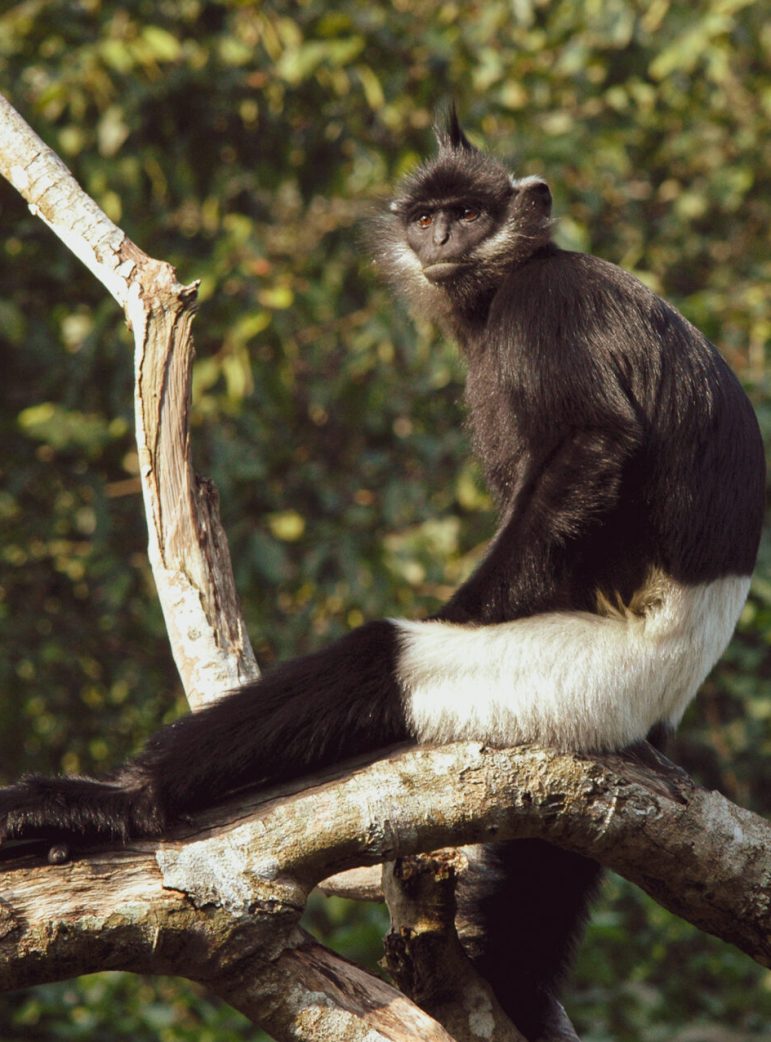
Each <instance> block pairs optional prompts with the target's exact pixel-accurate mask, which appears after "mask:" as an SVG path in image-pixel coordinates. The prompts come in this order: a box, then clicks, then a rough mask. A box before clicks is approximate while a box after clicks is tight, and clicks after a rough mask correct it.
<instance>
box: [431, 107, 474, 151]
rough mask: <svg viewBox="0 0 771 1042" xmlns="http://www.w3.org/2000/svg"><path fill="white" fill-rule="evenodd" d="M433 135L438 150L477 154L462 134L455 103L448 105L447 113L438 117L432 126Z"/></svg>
mask: <svg viewBox="0 0 771 1042" xmlns="http://www.w3.org/2000/svg"><path fill="white" fill-rule="evenodd" d="M434 133H435V134H436V140H437V143H438V144H439V148H440V149H441V150H442V151H443V152H444V151H451V152H477V151H478V149H476V148H474V146H473V145H472V144H471V142H470V141H469V139H468V138H467V137H466V135H465V134H464V133H463V128H462V127H461V125H460V120H459V119H458V110H457V108H456V107H455V102H453V103H452V105H450V108H449V111H448V112H446V113H444V115H442V116H440V118H439V119H438V120H437V121H436V123H435V124H434Z"/></svg>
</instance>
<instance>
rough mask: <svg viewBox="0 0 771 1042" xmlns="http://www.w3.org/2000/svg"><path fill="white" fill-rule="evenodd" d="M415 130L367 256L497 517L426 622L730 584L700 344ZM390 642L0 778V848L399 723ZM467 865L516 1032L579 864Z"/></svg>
mask: <svg viewBox="0 0 771 1042" xmlns="http://www.w3.org/2000/svg"><path fill="white" fill-rule="evenodd" d="M438 141H439V151H438V154H437V156H436V157H435V158H434V159H432V160H430V161H429V162H427V163H426V164H424V165H423V166H422V167H421V168H420V169H419V170H418V171H417V172H416V173H415V174H413V175H412V176H411V177H409V178H407V179H406V181H405V182H404V184H403V185H402V186H401V190H400V192H399V194H398V196H397V198H396V199H395V200H394V202H393V203H392V205H391V207H390V210H389V212H388V214H386V215H384V217H383V219H382V221H381V223H380V224H379V226H378V229H377V236H376V243H377V246H376V255H377V260H378V262H379V264H380V266H381V268H382V270H383V272H384V273H385V275H386V276H387V277H389V278H391V279H392V280H393V282H394V283H395V284H396V286H397V287H398V289H399V291H400V292H402V293H404V294H405V295H406V296H407V297H408V298H409V299H411V300H412V301H413V302H414V303H415V304H416V305H417V306H419V307H420V309H421V310H422V311H423V312H424V313H429V314H431V315H433V316H434V317H435V318H436V319H437V320H438V321H439V322H440V323H441V324H442V325H443V326H444V327H445V329H446V330H447V331H449V332H450V333H451V334H452V335H453V336H455V337H456V338H457V339H458V341H459V342H460V345H461V348H462V350H463V352H464V355H465V357H466V359H467V362H468V382H467V399H468V405H469V417H470V421H469V422H470V427H471V430H472V435H473V439H474V445H475V448H476V451H477V453H478V455H479V457H480V458H481V460H482V463H483V465H484V467H485V472H486V475H487V479H488V481H489V483H490V486H491V488H492V489H493V491H494V493H495V495H496V497H497V499H498V503H499V507H500V518H501V520H500V527H499V530H498V533H497V535H496V537H495V539H494V540H493V542H492V545H491V547H490V550H489V552H488V554H487V556H486V558H485V560H484V561H483V562H482V564H481V565H480V566H479V568H478V569H477V571H476V572H475V573H474V574H473V575H472V576H471V578H470V579H469V580H468V581H467V582H466V583H464V584H463V586H461V588H460V589H459V590H458V591H457V593H456V594H455V595H454V596H453V597H452V598H451V600H450V601H449V602H448V604H447V605H445V606H444V607H443V608H442V609H441V610H440V611H439V612H437V614H436V616H435V618H436V619H437V620H446V621H449V622H452V623H469V624H471V626H472V627H480V626H484V625H485V624H491V623H502V622H508V621H510V620H513V619H516V618H518V617H522V616H537V615H538V614H539V613H541V612H555V611H561V612H576V611H579V612H596V611H598V603H599V602H600V601H602V600H604V601H605V602H606V603H610V604H618V605H620V606H622V608H623V607H624V606H626V607H627V608H628V609H629V610H638V611H639V610H642V609H640V608H639V607H638V608H633V607H632V606H633V604H634V601H635V598H636V597H639V596H640V594H641V591H643V592H644V591H645V589H646V583H648V582H649V580H650V576H651V574H652V573H660V574H664V575H666V576H668V577H670V579H673V580H676V581H677V582H678V583H680V584H684V585H686V586H687V585H695V584H701V583H708V582H711V581H712V580H716V579H720V578H723V577H726V576H732V575H733V576H746V575H748V574H749V573H750V572H751V570H752V567H753V565H754V560H755V554H756V551H757V544H758V538H759V532H760V523H761V514H762V509H763V478H764V463H763V452H762V446H761V442H760V438H759V434H758V429H757V424H756V422H755V418H754V415H753V413H752V409H751V407H750V406H749V403H748V402H747V399H746V397H745V396H744V394H743V393H742V391H741V389H740V387H739V385H738V383H737V381H736V380H735V378H734V377H733V376H732V375H731V373H730V372H729V370H728V368H727V367H726V365H725V363H724V362H723V361H722V359H721V358H720V356H719V355H718V353H717V352H716V350H715V349H714V348H713V347H712V346H711V345H710V344H709V343H708V342H707V341H706V340H705V339H704V338H703V337H702V336H701V334H700V333H698V332H697V331H696V330H695V329H694V328H693V327H692V326H690V325H689V324H688V322H686V321H685V319H684V318H682V316H680V315H679V314H678V313H677V312H676V311H675V310H674V309H673V308H671V307H670V306H669V305H667V304H665V303H664V302H663V301H661V300H660V299H659V298H657V297H656V296H655V295H653V294H652V293H651V292H649V291H648V290H647V289H646V288H645V287H644V286H643V285H642V284H641V283H639V282H638V281H637V280H636V279H634V278H632V277H631V276H630V275H627V274H626V273H624V272H623V271H621V270H620V269H618V268H615V267H613V266H612V265H609V264H606V263H604V262H603V261H600V260H597V259H595V258H592V257H587V256H584V255H581V254H576V253H568V252H565V251H562V250H559V249H557V248H556V247H555V246H554V245H553V244H552V243H551V225H552V219H551V194H550V192H549V188H548V185H547V184H546V183H545V182H544V181H543V180H541V179H539V178H525V179H523V180H515V179H513V178H512V177H511V176H510V175H509V174H508V172H507V171H506V170H505V169H504V167H503V166H502V165H501V164H500V163H498V162H497V161H496V160H494V159H491V158H490V157H488V156H485V155H483V154H482V153H481V152H479V151H478V150H477V149H475V148H474V147H473V146H472V145H471V144H470V142H469V141H468V139H467V138H466V137H465V135H464V134H463V131H462V130H461V128H460V125H459V123H458V121H457V117H456V116H455V114H454V113H452V114H451V116H450V119H449V121H448V123H447V125H446V126H444V127H442V128H440V129H439V131H438ZM483 632H484V631H483V630H480V633H483ZM402 639H404V638H403V632H402V631H401V630H400V629H399V626H398V624H393V623H389V622H374V623H369V624H368V625H366V626H363V627H362V628H360V629H358V630H356V631H354V632H353V633H351V634H350V635H348V636H347V637H345V638H344V639H342V640H341V641H339V642H337V643H336V644H334V645H333V646H331V647H330V648H327V649H325V650H323V651H320V652H317V653H315V654H313V655H309V656H306V657H305V658H302V659H298V660H295V661H293V662H289V663H287V664H284V665H281V666H279V667H277V668H276V669H275V670H273V671H272V672H270V673H268V674H267V675H266V676H265V677H264V678H263V679H261V680H260V681H259V682H258V683H256V684H252V685H249V686H248V687H245V688H243V689H242V690H240V691H237V692H235V693H234V694H232V695H231V696H230V697H228V698H227V699H224V700H222V701H220V702H218V703H217V704H215V705H213V706H210V707H208V708H206V709H204V710H203V711H201V712H199V713H196V714H193V715H192V716H189V717H186V718H184V719H183V720H180V721H178V722H177V723H176V724H173V725H172V726H171V727H169V728H166V729H164V730H163V731H161V732H160V733H159V734H158V735H156V736H155V737H154V738H153V739H151V741H150V742H149V743H148V745H147V747H146V748H145V750H144V751H143V752H141V753H140V754H139V756H138V757H137V758H136V759H135V760H133V761H131V762H129V763H128V764H126V765H125V766H124V767H122V768H121V769H120V770H119V771H117V772H116V774H115V775H114V776H113V777H112V778H110V779H108V780H106V781H103V782H99V781H94V780H91V779H69V778H64V779H58V780H56V781H49V780H47V779H42V778H35V777H27V778H25V779H22V780H21V781H20V782H19V783H18V784H17V785H15V786H11V787H10V788H7V789H4V790H0V842H1V841H2V840H3V839H6V840H7V839H13V838H15V837H28V836H31V837H36V836H43V837H47V838H50V839H51V841H52V842H54V841H55V842H60V841H62V842H64V841H67V842H72V840H73V839H77V837H79V836H87V837H94V836H99V837H106V838H113V839H125V838H126V837H128V836H131V835H158V834H160V833H162V832H163V831H164V830H165V829H166V828H167V827H168V826H169V825H170V824H171V823H172V822H173V820H174V819H175V818H176V817H178V816H179V815H181V814H185V813H189V812H190V811H194V810H196V809H199V808H202V807H205V806H208V805H209V804H211V803H213V802H214V801H216V800H217V799H218V798H220V797H221V796H222V795H224V794H225V793H227V792H228V791H231V790H234V789H237V788H240V787H243V786H245V785H257V784H260V783H264V782H267V781H274V780H277V779H282V778H292V777H297V776H300V775H302V774H304V773H306V772H308V771H310V770H313V769H315V768H318V767H321V766H324V765H328V764H333V763H336V762H338V761H340V760H343V759H345V758H346V757H349V756H351V755H355V754H359V753H362V752H367V751H370V750H376V749H379V748H382V747H384V746H387V745H389V744H392V743H394V742H397V741H402V740H405V739H414V738H416V737H418V734H417V733H413V729H412V724H411V722H410V717H409V714H408V708H409V705H408V703H409V694H408V692H407V691H406V690H405V688H404V679H403V676H402V675H401V674H400V655H404V654H405V653H406V652H405V648H406V645H404V644H401V643H400V641H401V640H402ZM485 646H486V645H485ZM534 695H535V697H537V692H536V693H534ZM469 710H470V711H471V710H473V707H469ZM660 722H662V721H659V720H658V719H656V718H653V719H651V720H650V721H649V726H654V725H656V724H658V723H660ZM602 725H603V722H602V720H598V721H597V722H596V727H597V731H598V733H599V734H601V733H602ZM635 737H636V738H638V739H643V738H644V737H645V735H644V734H640V735H637V736H635ZM62 849H65V848H64V847H62ZM487 860H488V862H489V863H491V864H494V866H495V867H494V869H490V870H489V871H487V872H485V873H481V874H479V875H478V876H477V877H476V878H475V879H474V880H472V881H471V883H470V884H469V885H468V886H467V887H466V889H465V891H464V894H462V895H461V899H462V904H463V908H464V911H465V913H466V914H470V915H471V916H472V917H473V918H475V919H476V921H477V924H478V926H479V927H481V937H482V940H481V943H480V942H479V941H477V942H475V947H474V949H473V953H472V954H473V955H474V958H475V960H476V962H477V965H478V966H479V967H480V968H481V969H482V971H483V972H484V973H485V975H486V976H488V978H489V979H490V980H491V982H492V983H493V986H494V987H495V990H496V993H497V994H498V997H499V999H500V1001H501V1002H502V1004H503V1006H504V1008H505V1009H507V1011H508V1012H509V1014H510V1015H511V1017H512V1019H513V1020H514V1021H515V1023H517V1025H518V1026H519V1027H520V1029H521V1030H522V1031H523V1032H524V1034H525V1035H526V1036H527V1037H528V1038H530V1039H535V1038H537V1037H538V1035H539V1033H540V1030H541V1028H542V1026H543V1023H544V1018H545V1016H546V1014H547V1010H548V1005H549V1002H550V995H551V994H552V993H553V990H554V988H555V987H556V986H557V984H558V982H559V979H560V977H561V975H562V973H563V972H564V968H565V965H566V962H567V960H568V957H569V954H570V950H571V948H572V946H573V944H574V942H575V938H576V936H577V934H578V932H579V928H580V925H581V922H582V920H583V917H584V915H585V911H586V906H587V903H588V900H589V897H590V896H591V894H592V893H593V891H594V889H595V888H596V885H597V879H598V875H599V870H598V867H597V866H596V865H595V864H594V863H593V862H591V861H587V860H586V859H584V858H579V857H577V856H576V855H573V854H568V853H565V852H563V851H561V850H558V849H556V848H553V847H550V846H548V845H547V844H545V843H542V842H539V841H536V840H532V841H530V840H529V841H525V842H519V843H515V844H506V845H499V846H497V847H496V848H494V849H491V850H490V851H489V852H488V858H487ZM478 932H479V931H478ZM470 950H471V949H470Z"/></svg>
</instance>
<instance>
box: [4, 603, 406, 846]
mask: <svg viewBox="0 0 771 1042" xmlns="http://www.w3.org/2000/svg"><path fill="white" fill-rule="evenodd" d="M397 656H398V634H397V631H396V628H395V627H394V626H393V625H392V624H391V623H389V622H373V623H368V624H367V625H366V626H362V627H361V628H360V629H357V630H354V631H353V632H352V633H350V634H348V635H347V636H345V637H343V638H342V639H341V640H339V641H337V642H336V643H335V644H333V645H331V646H330V647H328V648H326V649H323V650H322V651H318V652H315V653H314V654H311V655H307V656H304V657H303V658H299V659H294V660H292V661H290V662H287V663H285V664H283V665H280V666H277V667H276V668H275V669H274V670H271V671H270V672H269V673H267V674H266V675H265V676H264V677H263V678H262V679H260V680H259V681H257V682H256V683H254V684H251V685H249V686H248V687H244V688H241V689H240V690H238V691H235V692H233V693H232V694H231V695H228V696H226V697H224V698H222V699H220V700H219V701H218V702H215V703H214V704H212V705H210V706H207V707H206V708H205V709H202V710H201V711H200V712H197V713H192V714H191V715H189V716H186V717H183V718H182V719H181V720H178V721H177V722H176V723H174V724H171V725H170V726H169V727H166V728H164V729H163V730H161V731H159V732H158V733H157V734H156V735H154V736H153V737H152V738H151V739H150V741H149V742H148V743H147V746H146V747H145V749H144V750H143V751H142V752H141V753H140V754H139V756H137V757H136V759H134V760H130V761H129V762H128V763H126V764H125V765H124V766H123V767H122V768H120V770H118V771H117V772H116V773H115V774H114V775H113V776H111V777H110V778H109V779H108V780H107V781H95V780H93V779H90V778H60V779H46V778H40V777H27V778H24V779H22V780H21V781H20V782H19V783H18V784H17V785H13V786H10V787H9V788H7V789H2V790H0V842H2V840H3V839H7V838H13V837H25V836H36V837H41V836H42V837H44V838H49V837H50V838H54V839H61V838H67V837H73V838H77V837H80V836H87V837H95V836H97V837H103V838H105V839H115V838H121V839H122V838H125V837H127V836H131V835H158V834H159V833H161V832H163V830H164V829H165V828H166V827H167V826H168V824H170V823H171V822H172V821H173V820H174V818H175V817H176V816H178V815H180V814H183V813H187V812H190V811H195V810H197V809H201V808H203V807H206V806H210V805H211V804H213V803H215V802H216V801H217V799H218V798H220V797H221V796H223V795H225V794H226V793H227V792H229V791H231V790H234V789H237V788H241V787H243V786H247V785H257V784H260V783H263V782H267V781H271V780H278V779H283V778H292V777H297V776H299V775H302V774H304V773H305V772H307V771H310V770H315V769H317V768H319V767H323V766H326V765H327V764H331V763H337V762H339V761H341V760H344V759H346V758H347V757H350V756H355V755H358V754H359V753H364V752H369V751H370V750H375V749H378V748H381V747H383V746H387V745H391V744H393V743H395V742H398V741H403V740H405V739H407V738H408V737H409V734H408V732H407V728H406V724H405V719H404V712H403V704H402V703H403V700H402V696H401V692H400V689H399V685H398V683H397V680H396V665H395V664H396V659H397Z"/></svg>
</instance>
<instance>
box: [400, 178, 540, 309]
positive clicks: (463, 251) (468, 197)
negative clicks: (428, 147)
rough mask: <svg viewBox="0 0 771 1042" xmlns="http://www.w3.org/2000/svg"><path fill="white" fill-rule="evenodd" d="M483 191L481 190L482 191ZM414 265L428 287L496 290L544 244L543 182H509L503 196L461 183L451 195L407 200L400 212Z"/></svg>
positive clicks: (462, 291) (456, 291) (454, 290)
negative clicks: (505, 278) (406, 207)
mask: <svg viewBox="0 0 771 1042" xmlns="http://www.w3.org/2000/svg"><path fill="white" fill-rule="evenodd" d="M482 187H484V186H482ZM400 219H401V221H402V227H403V235H404V241H405V244H406V246H407V247H409V250H410V251H411V253H412V254H413V255H414V260H413V264H414V267H415V269H417V271H419V273H420V275H421V276H422V278H423V279H424V280H425V281H426V282H428V283H430V284H431V285H432V286H441V287H442V288H443V289H445V290H446V291H447V292H448V293H449V294H450V296H454V295H457V294H459V293H460V294H462V295H463V296H464V297H467V294H468V290H469V288H470V286H472V285H473V286H474V287H476V288H477V290H478V291H480V292H481V291H488V290H489V289H490V288H495V287H496V286H497V285H498V284H499V283H500V280H501V279H502V278H503V277H504V276H505V274H506V273H507V271H509V270H510V269H511V268H512V267H514V266H515V265H516V264H518V263H521V262H522V261H524V260H526V259H527V258H528V257H529V256H530V255H531V254H532V253H533V252H534V251H535V250H536V249H538V248H539V247H540V246H542V245H544V243H546V242H548V240H549V236H550V227H551V193H550V191H549V187H548V185H547V184H546V182H545V181H542V180H541V179H540V178H537V177H528V178H525V179H524V180H521V181H514V180H511V179H508V181H507V185H506V190H505V193H504V192H502V191H500V190H498V191H496V192H494V193H493V192H485V191H483V190H480V185H479V184H476V185H474V184H471V183H469V184H466V185H464V184H463V183H462V181H461V182H460V183H457V184H456V185H455V186H454V191H453V192H452V194H451V195H448V196H447V197H445V198H437V196H436V195H434V194H433V193H432V195H431V196H430V197H429V198H428V199H427V200H425V199H421V198H416V199H413V200H411V205H410V207H409V208H408V209H406V210H403V211H402V212H401V213H400Z"/></svg>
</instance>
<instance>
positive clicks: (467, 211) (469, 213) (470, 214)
mask: <svg viewBox="0 0 771 1042" xmlns="http://www.w3.org/2000/svg"><path fill="white" fill-rule="evenodd" d="M480 213H481V210H478V209H476V207H474V206H467V207H465V208H464V209H463V210H461V214H460V219H461V220H462V221H466V223H467V224H471V222H472V221H475V220H476V219H477V218H478V217H479V215H480Z"/></svg>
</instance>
